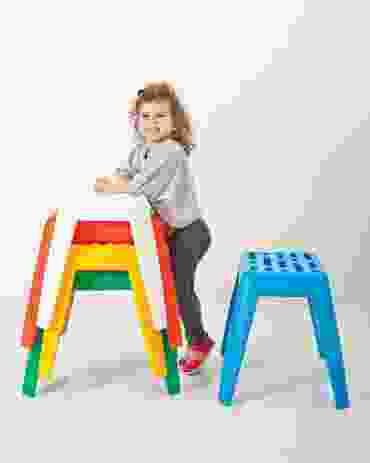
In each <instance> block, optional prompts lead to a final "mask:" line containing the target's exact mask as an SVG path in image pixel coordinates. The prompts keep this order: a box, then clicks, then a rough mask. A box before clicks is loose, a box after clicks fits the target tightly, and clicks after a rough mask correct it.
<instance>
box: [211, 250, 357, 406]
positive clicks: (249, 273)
mask: <svg viewBox="0 0 370 463" xmlns="http://www.w3.org/2000/svg"><path fill="white" fill-rule="evenodd" d="M259 296H262V297H263V296H266V297H267V296H278V297H307V299H308V303H309V307H310V315H311V319H312V323H313V329H314V335H315V339H316V343H317V347H318V351H319V354H320V357H321V358H322V359H324V360H325V361H326V365H327V368H328V373H329V378H330V383H331V386H332V390H333V392H334V397H335V403H336V408H337V409H338V410H340V409H345V408H349V407H350V404H349V399H348V392H347V385H346V377H345V368H344V361H343V354H342V348H341V342H340V336H339V333H338V327H337V320H336V316H335V310H334V305H333V302H332V297H331V292H330V284H329V279H328V275H327V273H326V272H324V271H323V269H322V268H321V267H320V260H319V258H318V257H317V256H316V255H314V254H312V253H306V252H303V251H302V250H294V249H274V250H270V251H268V252H267V251H264V252H263V251H259V252H257V251H256V252H251V251H249V252H248V251H247V252H245V253H244V254H243V255H242V258H241V261H240V265H239V271H238V275H237V279H236V282H235V284H234V289H233V293H232V297H231V303H230V308H229V312H228V316H227V320H226V325H225V332H224V336H223V340H222V347H221V355H222V356H223V367H222V371H221V384H220V391H219V401H220V402H221V403H222V404H224V405H231V404H232V400H233V396H234V392H235V386H236V384H237V381H238V376H239V372H240V368H241V364H242V361H243V357H244V353H245V350H246V345H247V341H248V336H249V333H250V329H251V326H252V323H253V320H254V317H255V313H256V305H257V301H258V297H259Z"/></svg>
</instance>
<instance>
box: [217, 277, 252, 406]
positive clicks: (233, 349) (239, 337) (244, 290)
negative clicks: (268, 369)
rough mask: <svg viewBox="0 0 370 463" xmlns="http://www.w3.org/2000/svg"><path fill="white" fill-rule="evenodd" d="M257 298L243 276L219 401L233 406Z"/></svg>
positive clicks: (247, 278)
mask: <svg viewBox="0 0 370 463" xmlns="http://www.w3.org/2000/svg"><path fill="white" fill-rule="evenodd" d="M256 305H257V296H256V291H255V288H254V285H253V283H252V281H251V279H250V278H249V277H248V276H246V275H245V274H243V275H242V278H241V281H240V286H239V291H238V294H237V296H236V298H235V302H234V304H233V306H234V307H233V310H235V313H234V315H233V320H232V323H231V325H230V327H229V335H228V341H227V349H226V350H225V352H224V363H223V367H222V371H221V385H220V391H219V401H220V402H221V403H223V404H224V405H231V404H232V400H233V396H234V392H235V386H236V384H237V381H238V377H239V372H240V368H241V365H242V361H243V357H244V354H245V350H246V344H247V341H248V337H249V334H250V330H251V326H252V323H253V320H254V317H255V313H256Z"/></svg>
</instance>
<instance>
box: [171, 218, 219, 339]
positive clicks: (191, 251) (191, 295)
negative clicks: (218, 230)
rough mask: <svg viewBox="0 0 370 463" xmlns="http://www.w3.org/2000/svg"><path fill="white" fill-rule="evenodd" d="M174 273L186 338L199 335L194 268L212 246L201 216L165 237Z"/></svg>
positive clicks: (199, 316) (201, 333)
mask: <svg viewBox="0 0 370 463" xmlns="http://www.w3.org/2000/svg"><path fill="white" fill-rule="evenodd" d="M168 245H169V249H170V255H171V267H172V271H173V274H174V280H175V287H176V295H177V303H178V307H179V311H180V317H181V319H182V322H183V324H184V327H185V333H186V337H187V339H188V341H190V340H191V339H194V338H201V337H202V336H204V335H205V334H207V333H206V331H205V329H204V327H203V320H202V312H201V304H200V301H199V298H198V296H197V294H196V293H195V290H194V279H195V270H196V268H197V265H198V263H199V261H200V260H201V259H202V257H203V256H204V255H205V253H206V252H207V251H208V249H209V247H210V245H211V233H210V229H209V227H208V225H207V224H206V222H205V221H204V220H203V219H198V220H196V221H195V222H193V223H191V224H190V225H188V226H187V227H185V228H178V229H176V231H175V232H174V233H173V235H172V236H171V237H170V238H169V240H168Z"/></svg>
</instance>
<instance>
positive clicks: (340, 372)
mask: <svg viewBox="0 0 370 463" xmlns="http://www.w3.org/2000/svg"><path fill="white" fill-rule="evenodd" d="M313 310H314V312H315V316H316V317H317V321H318V327H319V332H320V342H321V345H322V349H323V351H324V355H325V357H326V363H327V368H328V373H329V378H330V383H331V386H332V390H333V392H334V397H335V405H336V408H337V409H338V410H341V409H344V408H349V407H350V402H349V398H348V390H347V384H346V374H345V368H344V361H343V353H342V347H341V342H340V336H339V330H338V326H337V320H336V316H335V309H334V304H333V301H332V297H331V292H330V285H329V280H328V278H327V275H326V274H325V275H324V281H323V284H322V286H321V287H320V288H319V289H318V292H317V294H314V295H313Z"/></svg>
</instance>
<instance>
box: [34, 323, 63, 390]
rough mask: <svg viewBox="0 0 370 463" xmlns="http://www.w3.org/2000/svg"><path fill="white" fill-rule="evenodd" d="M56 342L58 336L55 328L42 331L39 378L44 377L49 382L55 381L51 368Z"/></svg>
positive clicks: (52, 366)
mask: <svg viewBox="0 0 370 463" xmlns="http://www.w3.org/2000/svg"><path fill="white" fill-rule="evenodd" d="M58 342H59V336H58V333H57V332H56V331H55V330H50V329H48V330H45V331H44V335H43V341H42V348H41V355H40V363H39V379H41V380H42V379H46V380H48V382H49V383H53V382H54V381H55V378H54V375H53V369H54V362H55V356H56V353H57V350H58Z"/></svg>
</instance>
